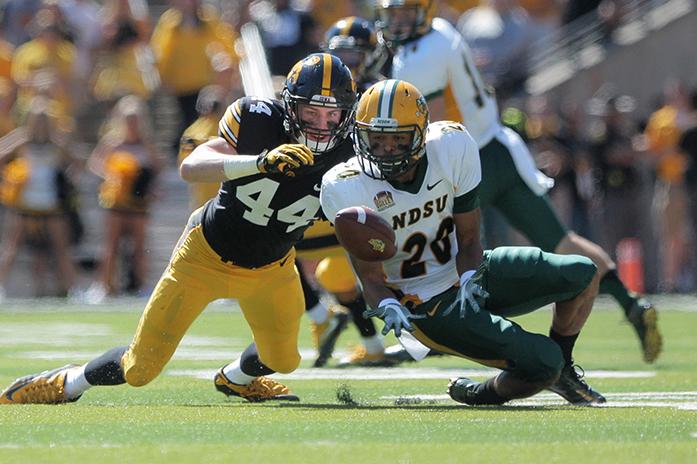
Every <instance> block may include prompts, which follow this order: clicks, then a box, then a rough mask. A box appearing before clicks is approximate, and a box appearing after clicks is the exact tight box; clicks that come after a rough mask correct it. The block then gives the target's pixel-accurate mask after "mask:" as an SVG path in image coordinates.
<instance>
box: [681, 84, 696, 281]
mask: <svg viewBox="0 0 697 464" xmlns="http://www.w3.org/2000/svg"><path fill="white" fill-rule="evenodd" d="M687 121H688V124H687V128H686V129H685V131H684V132H683V133H682V136H681V137H680V142H679V147H680V151H681V152H682V153H683V155H684V156H685V157H686V159H687V170H686V171H685V187H686V190H687V198H688V204H689V209H690V218H691V220H690V222H689V224H690V229H691V231H692V234H691V240H692V246H691V247H690V249H691V250H692V264H693V271H697V269H695V267H697V89H695V90H693V91H692V93H691V96H690V110H689V113H688V115H687ZM695 275H696V274H694V273H693V278H694V277H695ZM695 286H697V282H694V281H693V283H692V289H693V290H694V289H695Z"/></svg>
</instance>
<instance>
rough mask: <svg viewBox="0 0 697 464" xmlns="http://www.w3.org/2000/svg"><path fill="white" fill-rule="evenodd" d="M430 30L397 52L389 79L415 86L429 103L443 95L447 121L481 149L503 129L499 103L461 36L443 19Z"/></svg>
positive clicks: (436, 22) (435, 20)
mask: <svg viewBox="0 0 697 464" xmlns="http://www.w3.org/2000/svg"><path fill="white" fill-rule="evenodd" d="M431 26H432V28H431V31H430V32H428V33H427V34H426V35H424V36H422V37H420V38H418V39H416V40H414V41H412V42H408V43H407V44H405V45H402V46H400V47H398V48H397V50H396V53H395V56H394V59H393V62H392V70H391V76H390V77H392V78H393V79H401V80H405V81H407V82H409V83H411V84H413V85H414V86H415V87H416V88H417V89H419V90H420V91H421V93H422V94H423V95H424V96H425V97H426V100H428V99H430V98H433V97H436V96H439V95H443V96H444V98H445V109H446V117H445V118H446V119H449V120H452V121H457V122H461V123H463V124H464V125H465V127H467V130H468V131H469V132H470V134H472V137H473V138H474V140H475V141H476V142H477V146H479V147H480V148H481V147H483V146H484V145H486V144H487V143H489V142H490V141H491V139H492V138H493V137H494V135H495V134H496V133H497V132H498V131H499V129H500V127H501V125H500V123H499V114H498V108H497V106H496V99H495V98H494V96H493V95H491V93H490V92H489V91H488V90H487V89H486V87H485V85H484V81H483V80H482V77H481V75H480V74H479V71H478V70H477V68H476V66H475V64H474V60H473V58H472V52H471V50H470V48H469V47H468V46H467V44H466V43H465V41H464V40H463V39H462V36H461V35H460V33H459V32H458V31H457V30H456V29H455V28H454V27H453V26H452V25H450V23H448V22H447V21H445V20H444V19H441V18H434V19H433V22H432V24H431Z"/></svg>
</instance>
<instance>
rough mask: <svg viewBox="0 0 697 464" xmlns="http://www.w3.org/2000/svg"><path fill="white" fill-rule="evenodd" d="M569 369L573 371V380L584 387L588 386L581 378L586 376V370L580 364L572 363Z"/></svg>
mask: <svg viewBox="0 0 697 464" xmlns="http://www.w3.org/2000/svg"><path fill="white" fill-rule="evenodd" d="M570 370H571V372H572V373H573V375H574V378H575V380H576V381H578V383H580V384H581V385H583V386H584V387H587V388H590V387H588V384H587V383H586V381H585V380H583V378H584V377H585V376H586V371H585V370H584V369H583V368H582V367H581V366H579V365H578V364H572V365H571V369H570Z"/></svg>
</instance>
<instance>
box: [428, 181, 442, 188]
mask: <svg viewBox="0 0 697 464" xmlns="http://www.w3.org/2000/svg"><path fill="white" fill-rule="evenodd" d="M441 182H443V179H441V180H439V181H438V182H436V183H435V184H431V185H427V186H426V190H433V189H434V188H435V187H436V185H438V184H440V183H441Z"/></svg>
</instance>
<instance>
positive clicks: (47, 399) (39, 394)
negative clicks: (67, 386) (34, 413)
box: [21, 378, 64, 403]
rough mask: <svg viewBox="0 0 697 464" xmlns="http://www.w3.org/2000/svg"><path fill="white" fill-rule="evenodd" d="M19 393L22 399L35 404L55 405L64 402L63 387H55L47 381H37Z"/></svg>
mask: <svg viewBox="0 0 697 464" xmlns="http://www.w3.org/2000/svg"><path fill="white" fill-rule="evenodd" d="M22 390H23V391H22V392H21V395H22V397H23V398H29V399H30V400H32V402H37V403H57V402H61V401H63V400H64V398H63V387H62V386H56V385H54V384H53V383H52V382H50V381H49V380H48V379H43V378H42V379H37V380H35V381H32V382H31V383H29V384H28V385H27V386H25V387H24V388H23V389H22Z"/></svg>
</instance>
